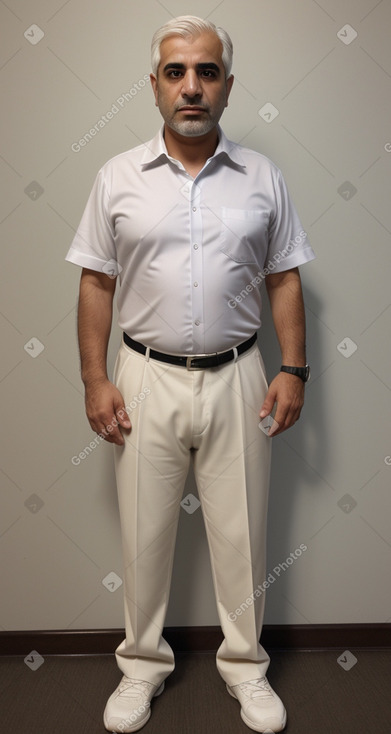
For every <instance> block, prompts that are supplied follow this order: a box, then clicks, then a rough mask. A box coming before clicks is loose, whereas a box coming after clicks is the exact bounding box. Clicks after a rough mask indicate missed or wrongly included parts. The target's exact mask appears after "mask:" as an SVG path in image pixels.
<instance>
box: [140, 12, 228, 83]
mask: <svg viewBox="0 0 391 734" xmlns="http://www.w3.org/2000/svg"><path fill="white" fill-rule="evenodd" d="M208 31H209V32H212V33H215V34H216V36H218V38H219V39H220V41H221V43H222V45H223V53H222V62H223V65H224V69H225V75H226V78H227V79H228V77H229V75H230V73H231V68H232V55H233V46H232V41H231V39H230V37H229V35H228V33H227V31H225V30H224V29H223V28H219V27H217V26H215V24H214V23H211V22H210V21H209V20H203V19H202V18H198V17H197V16H196V15H180V16H179V17H178V18H173V19H172V20H169V21H168V22H167V23H165V24H164V25H163V26H162V27H161V28H158V30H157V31H156V32H155V33H154V35H153V38H152V44H151V63H152V71H153V73H154V74H155V76H157V71H158V68H159V64H160V44H161V43H162V41H164V39H165V38H168V37H169V36H182V38H186V37H187V36H198V35H199V34H200V33H205V32H208Z"/></svg>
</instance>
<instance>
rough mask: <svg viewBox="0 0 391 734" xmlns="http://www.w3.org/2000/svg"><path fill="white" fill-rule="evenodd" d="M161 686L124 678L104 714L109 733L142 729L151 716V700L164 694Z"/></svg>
mask: <svg viewBox="0 0 391 734" xmlns="http://www.w3.org/2000/svg"><path fill="white" fill-rule="evenodd" d="M163 689H164V681H163V683H162V684H161V685H160V686H155V685H153V683H148V682H147V681H145V680H137V679H136V678H127V677H126V675H124V676H123V678H122V680H121V682H120V684H119V686H118V688H116V689H115V691H114V693H112V694H111V696H110V698H109V700H108V701H107V704H106V708H105V711H104V714H103V723H104V725H105V728H106V729H107V731H112V732H132V731H138V730H139V729H141V728H142V727H143V726H144V725H145V724H146V723H147V721H148V719H149V717H150V716H151V699H152V698H154V696H160V694H161V693H163Z"/></svg>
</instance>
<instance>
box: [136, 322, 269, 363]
mask: <svg viewBox="0 0 391 734" xmlns="http://www.w3.org/2000/svg"><path fill="white" fill-rule="evenodd" d="M123 336H124V342H125V344H126V345H127V346H128V347H130V348H131V349H134V350H135V351H136V352H139V353H140V354H145V353H146V351H147V348H146V347H145V346H144V344H140V342H136V341H135V340H134V339H131V337H130V336H128V334H126V332H125V331H124V334H123ZM256 340H257V334H256V333H255V334H253V335H252V337H250V339H247V341H245V342H243V343H242V344H239V345H238V346H237V347H236V350H237V354H238V356H239V354H243V352H246V351H247V349H250V347H252V345H253V344H255V342H256ZM149 356H150V358H151V359H158V360H159V361H160V362H168V364H177V365H179V366H180V367H186V369H188V370H202V369H205V368H207V367H218V365H220V364H225V363H226V362H231V361H232V360H233V359H234V358H235V351H234V350H233V349H229V350H228V352H214V353H213V354H189V356H184V357H178V356H176V355H174V354H163V352H156V351H155V350H154V349H151V350H150V352H149Z"/></svg>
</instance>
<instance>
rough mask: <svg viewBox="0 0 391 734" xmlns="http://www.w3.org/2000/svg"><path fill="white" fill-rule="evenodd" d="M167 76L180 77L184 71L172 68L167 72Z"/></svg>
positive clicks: (170, 77) (171, 77)
mask: <svg viewBox="0 0 391 734" xmlns="http://www.w3.org/2000/svg"><path fill="white" fill-rule="evenodd" d="M167 76H168V77H169V79H179V77H181V76H182V72H181V70H180V69H171V70H170V71H169V72H168V73H167Z"/></svg>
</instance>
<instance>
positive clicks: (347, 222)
mask: <svg viewBox="0 0 391 734" xmlns="http://www.w3.org/2000/svg"><path fill="white" fill-rule="evenodd" d="M194 12H195V13H197V14H199V15H205V16H206V15H209V17H210V18H211V20H213V21H214V22H215V23H217V24H221V25H224V26H225V27H226V28H227V30H228V31H229V32H230V33H231V34H232V37H233V40H234V44H235V63H234V73H235V75H236V83H235V85H234V90H233V93H232V97H231V104H230V107H229V108H228V110H227V111H226V112H225V115H224V118H223V125H224V129H225V132H226V133H227V135H228V136H229V137H231V138H233V139H235V140H237V141H240V142H242V143H243V144H244V145H247V146H248V147H251V148H254V149H255V150H258V151H261V152H263V153H265V154H266V155H268V156H269V157H270V158H272V159H273V160H274V161H275V162H276V163H277V165H279V166H280V167H281V168H282V170H283V172H284V174H285V178H286V180H287V182H288V185H289V187H290V190H291V194H292V197H293V199H294V201H295V203H296V205H297V208H298V210H299V213H300V216H301V219H302V222H303V225H304V227H305V228H306V230H307V231H308V233H309V235H310V239H311V242H312V245H313V247H314V249H315V251H316V253H317V259H316V260H315V261H314V262H313V263H310V264H308V265H307V266H304V267H303V268H302V277H303V285H304V291H305V298H306V304H307V317H308V356H309V360H310V362H311V365H312V380H311V382H310V384H309V385H308V387H307V397H306V406H305V410H304V413H303V417H302V420H301V422H300V423H299V424H297V425H296V426H295V427H294V428H293V429H291V430H290V431H289V432H287V433H286V434H284V435H282V436H280V437H278V438H276V439H274V462H273V473H272V484H271V499H270V517H269V538H268V567H269V569H270V573H271V579H272V583H271V586H270V589H269V592H268V596H267V609H266V620H265V621H266V622H268V623H275V624H278V623H282V624H283V623H287V624H288V623H306V622H308V623H311V624H316V623H348V622H385V621H389V620H390V619H391V598H390V589H389V568H390V560H391V530H390V519H389V518H390V491H389V488H390V478H391V466H390V463H391V459H390V458H389V457H390V455H391V433H390V420H389V416H390V412H391V410H390V409H391V393H390V388H391V377H390V363H391V348H390V318H389V317H390V305H391V303H390V289H389V279H390V234H391V218H390V186H389V179H390V170H391V152H390V151H391V128H390V119H391V109H390V83H391V82H390V79H391V52H390V43H389V28H390V25H391V6H390V3H389V2H386V1H383V2H377V0H349V1H348V0H346V1H345V2H342V3H341V2H339V0H323V1H321V2H315V1H311V0H296V1H295V2H290V1H288V0H285V1H283V0H277V1H276V0H273V1H272V0H241V2H240V3H239V2H236V1H234V0H223V2H220V3H219V2H217V0H216V2H215V3H212V4H211V3H210V1H209V0H208V1H207V0H198V2H187V1H186V0H185V1H183V0H182V2H179V1H177V0H165V2H164V3H160V2H158V1H157V0H148V1H147V2H144V3H138V2H137V3H136V2H130V1H127V2H125V1H124V0H118V1H115V2H110V3H108V2H103V0H94V2H92V0H78V1H77V2H76V0H69V1H68V2H63V0H51V2H49V0H34V1H33V2H31V1H30V0H29V2H27V0H14V1H13V2H12V4H11V3H10V2H8V3H1V4H0V23H1V27H2V29H3V40H2V44H1V50H0V66H1V72H0V73H1V82H2V88H3V104H2V126H3V132H2V156H3V157H2V158H1V159H0V168H1V174H2V182H3V184H2V185H3V192H2V196H1V199H0V221H1V228H0V229H1V237H2V245H1V266H2V287H1V294H0V328H1V343H2V360H1V372H0V380H1V382H0V394H1V405H2V422H1V428H2V437H1V449H2V455H1V463H0V476H1V497H2V510H1V519H0V550H1V553H2V562H1V565H0V588H1V591H2V594H1V595H2V605H1V610H0V626H1V628H2V629H3V630H16V629H80V628H112V627H121V626H123V613H122V591H121V588H120V587H118V588H117V584H118V583H119V582H118V581H116V577H117V576H118V577H119V578H120V577H121V575H122V569H121V555H120V541H119V523H118V514H117V506H116V495H115V484H114V478H113V469H112V461H111V458H112V457H111V447H109V446H108V445H100V446H99V447H97V448H96V449H95V450H94V451H93V452H92V453H91V454H90V455H89V456H88V457H87V458H85V459H84V460H81V461H80V464H78V465H74V464H73V463H72V457H74V456H77V455H78V454H79V453H80V452H81V451H82V450H83V448H84V447H85V446H86V445H88V444H89V442H90V441H91V440H92V439H93V434H92V433H91V430H90V428H89V426H88V423H87V421H86V418H85V416H84V405H83V392H82V385H81V382H80V378H79V365H78V353H77V344H76V330H75V324H76V311H75V305H76V298H77V288H78V280H79V274H80V273H79V269H78V268H77V267H75V266H72V265H70V264H67V263H65V262H64V257H65V254H66V252H67V250H68V247H69V244H70V242H71V240H72V236H73V232H74V230H75V228H76V227H77V225H78V222H79V219H80V216H81V213H82V210H83V207H84V204H85V202H86V199H87V196H88V193H89V191H90V188H91V185H92V182H93V180H94V177H95V175H96V173H97V170H98V168H99V167H100V166H101V165H102V164H103V163H104V162H105V161H106V160H107V159H108V158H110V157H112V156H113V155H115V154H116V153H118V152H121V151H123V150H126V149H128V148H131V147H133V146H135V145H137V144H139V143H140V142H142V141H146V140H148V139H149V138H150V137H152V135H153V134H154V133H155V131H156V129H157V127H158V126H159V125H160V117H159V113H158V111H157V110H156V109H155V107H154V104H153V100H152V94H151V90H150V88H149V86H150V85H149V83H146V84H145V86H144V76H145V75H148V73H149V71H150V65H149V41H150V37H151V35H152V33H153V31H154V29H155V28H156V27H157V26H158V25H160V24H161V23H163V22H165V21H166V20H167V19H168V18H169V17H170V16H171V15H177V14H180V13H194ZM33 24H35V26H38V28H36V27H33V28H32V29H31V26H32V25H33ZM346 24H349V26H351V28H352V29H354V31H353V30H352V29H351V28H350V27H349V28H347V29H345V30H344V27H345V26H346ZM29 29H30V30H29ZM39 29H41V32H40V31H39ZM341 29H342V30H341ZM42 33H43V34H44V35H43V37H42V38H40V35H42ZM355 33H357V34H358V35H357V36H356V37H354V34H355ZM353 37H354V38H353ZM37 41H38V42H37ZM33 42H34V43H33ZM131 90H133V91H131ZM125 93H129V95H133V97H132V98H130V96H129V97H128V101H126V98H125V96H124V95H125ZM121 103H122V105H123V106H122V107H121V106H120V105H121ZM267 103H271V104H272V105H274V107H275V108H276V109H277V110H278V112H279V114H278V115H277V116H276V117H275V118H274V119H271V118H270V119H271V121H266V120H265V119H264V118H263V117H262V115H260V114H259V110H262V108H263V107H264V105H265V104H267ZM113 106H116V107H117V108H118V112H115V114H114V113H113V115H112V119H111V120H108V119H107V118H106V119H107V123H105V124H104V125H103V126H102V128H101V129H100V130H99V132H98V133H97V134H96V135H95V137H93V138H92V139H91V140H90V142H88V144H86V145H85V146H84V147H80V149H79V146H80V143H78V141H80V139H82V138H83V137H84V136H85V135H86V133H88V131H89V130H90V128H91V127H92V126H93V125H95V124H96V123H98V121H99V120H102V119H103V116H104V115H105V116H106V115H107V113H108V112H109V111H110V110H113V109H114V108H113ZM267 109H268V108H266V111H267ZM72 146H73V149H72ZM77 151H78V152H77ZM119 338H120V334H119V331H118V329H117V327H116V326H115V327H114V329H113V334H112V340H111V347H110V365H111V366H112V365H113V360H114V355H115V352H116V348H117V346H118V343H119ZM260 343H261V346H262V350H263V353H264V357H265V361H266V363H267V366H268V370H269V375H272V374H273V370H275V369H278V367H279V356H278V351H277V347H276V340H275V337H274V334H273V330H272V327H271V325H270V319H269V315H268V309H267V308H265V323H264V327H263V329H262V330H261V332H260ZM40 349H41V350H42V351H39V350H40ZM387 457H388V458H387ZM188 493H192V494H196V489H195V487H194V483H193V480H192V478H189V480H188V483H187V486H186V489H185V495H187V494H188ZM301 544H304V545H305V546H307V550H306V551H305V552H303V553H302V555H301V556H299V557H298V558H296V560H294V561H293V558H292V556H291V559H292V563H291V564H290V565H288V564H286V565H283V564H284V562H285V561H286V559H287V557H289V556H290V554H291V553H294V552H295V550H296V549H297V548H299V546H300V545H301ZM280 564H281V565H280ZM113 573H114V574H116V576H114V577H113V576H110V575H109V574H113ZM107 577H108V580H107V581H106V582H105V583H107V584H108V586H109V589H110V590H109V589H108V588H106V586H105V585H104V583H103V580H104V579H106V578H107ZM113 578H114V585H113V586H111V587H110V585H109V583H110V581H111V580H112V579H113ZM217 623H218V618H217V614H216V607H215V601H214V595H213V590H212V584H211V574H210V568H209V560H208V551H207V546H206V539H205V533H204V529H203V523H202V515H201V511H200V509H197V510H196V511H195V512H194V513H192V514H189V513H188V512H187V511H186V510H185V509H184V510H183V511H182V515H181V522H180V528H179V534H178V545H177V555H176V562H175V568H174V579H173V590H172V596H171V602H170V607H169V612H168V617H167V624H168V625H208V624H212V625H213V624H217Z"/></svg>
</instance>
